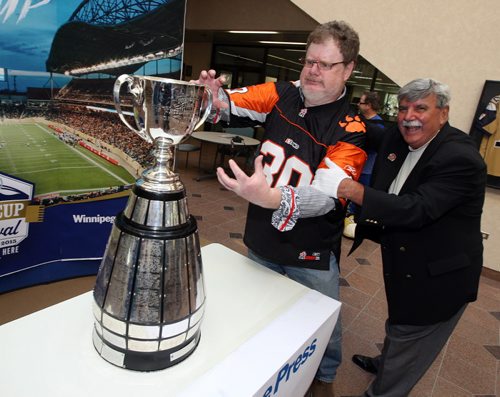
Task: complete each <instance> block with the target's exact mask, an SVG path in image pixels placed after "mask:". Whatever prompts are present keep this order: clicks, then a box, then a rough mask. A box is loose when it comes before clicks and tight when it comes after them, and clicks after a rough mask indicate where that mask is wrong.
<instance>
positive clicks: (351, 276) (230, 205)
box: [0, 150, 500, 397]
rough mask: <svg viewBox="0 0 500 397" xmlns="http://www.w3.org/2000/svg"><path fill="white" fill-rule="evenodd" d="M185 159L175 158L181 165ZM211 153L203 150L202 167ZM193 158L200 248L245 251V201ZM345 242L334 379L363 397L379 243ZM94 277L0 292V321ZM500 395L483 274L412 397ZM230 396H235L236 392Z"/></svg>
mask: <svg viewBox="0 0 500 397" xmlns="http://www.w3.org/2000/svg"><path fill="white" fill-rule="evenodd" d="M183 155H185V154H181V155H180V164H182V166H181V167H183V166H184V157H182V156H183ZM211 156H213V152H210V151H209V150H204V155H203V159H202V160H203V161H202V166H205V165H206V166H208V165H210V164H211V161H212V159H213V157H211ZM197 162H198V157H197V155H193V154H191V156H190V158H189V166H188V168H187V169H183V168H181V169H180V174H181V178H182V180H183V182H184V184H185V186H186V190H187V193H188V200H189V201H188V203H189V210H190V212H191V214H193V215H194V216H196V218H197V220H198V227H199V232H200V238H201V242H202V245H206V244H209V243H213V242H218V243H222V244H224V245H225V246H227V247H229V248H231V249H233V250H235V251H237V252H239V253H242V254H246V248H245V246H244V244H243V242H242V235H243V229H244V224H245V217H246V208H247V204H246V202H244V201H243V200H241V199H240V198H238V197H237V196H235V195H234V194H233V193H232V192H229V191H226V190H224V189H222V188H221V186H220V185H219V184H218V182H217V180H216V179H208V180H203V181H200V182H197V181H195V180H194V179H193V178H194V177H195V176H197V175H198V170H197V167H196V166H197ZM350 245H351V241H350V240H347V239H345V240H344V241H343V253H342V258H341V275H342V287H341V301H342V303H343V306H342V325H343V330H344V339H343V354H344V362H343V363H342V365H341V367H340V369H339V373H338V376H337V380H336V391H337V396H356V395H359V394H361V393H362V392H363V391H364V389H365V388H366V386H367V385H368V384H369V382H370V381H371V379H372V376H371V375H369V374H367V373H364V372H363V371H361V370H360V369H358V368H357V367H355V365H354V364H353V363H352V362H351V356H352V355H353V354H354V353H361V354H366V355H374V354H377V353H378V352H379V349H380V348H381V344H382V342H383V338H384V321H385V318H386V315H387V309H386V302H385V295H384V288H383V281H382V276H381V274H382V272H381V257H380V252H379V249H378V246H377V245H376V244H374V243H370V242H365V243H363V245H362V246H361V247H360V248H358V250H357V251H356V252H355V253H354V254H353V255H351V256H350V257H346V254H347V252H348V251H349V248H350ZM93 283H94V277H84V278H80V279H76V280H67V281H63V282H58V283H53V284H50V285H44V286H38V287H32V288H27V289H24V290H20V291H14V292H11V293H7V294H3V295H0V324H2V323H4V322H7V321H10V320H12V319H15V318H17V317H20V316H22V315H25V314H28V313H30V312H32V311H35V310H38V309H40V308H43V307H46V306H49V305H51V304H54V303H56V302H59V301H61V300H64V299H67V298H69V297H71V296H75V295H78V294H80V293H82V292H84V291H88V290H90V289H91V288H92V286H93ZM498 395H500V281H498V278H497V279H496V280H495V279H494V278H491V277H484V276H483V277H481V286H480V290H479V299H478V300H477V301H476V302H474V303H473V304H470V305H469V307H468V308H467V310H466V312H465V314H464V316H463V317H462V319H461V320H460V322H459V324H458V326H457V328H456V329H455V332H454V333H453V335H452V337H451V338H450V340H449V342H448V344H447V345H446V347H445V348H444V350H443V351H442V352H441V354H440V355H439V357H438V359H437V360H436V361H435V362H434V364H433V365H432V367H431V368H430V370H429V371H428V372H427V374H426V375H425V376H424V378H423V379H421V381H420V382H419V383H418V385H417V386H416V387H415V389H414V390H413V391H412V393H411V394H410V396H412V397H427V396H429V397H430V396H432V397H448V396H449V397H462V396H464V397H465V396H482V397H486V396H498ZM235 397H239V396H237V395H235Z"/></svg>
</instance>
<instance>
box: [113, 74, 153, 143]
mask: <svg viewBox="0 0 500 397" xmlns="http://www.w3.org/2000/svg"><path fill="white" fill-rule="evenodd" d="M133 82H134V76H131V75H129V74H122V75H121V76H119V77H118V78H117V79H116V81H115V85H114V87H113V99H114V102H115V109H116V111H117V113H118V116H120V119H121V120H122V121H123V123H124V124H125V125H126V126H127V127H128V128H129V129H131V130H132V131H134V132H135V133H136V134H137V135H139V136H140V137H141V138H142V139H144V140H145V141H146V142H149V143H151V142H152V139H151V138H150V137H149V136H148V135H147V134H146V133H145V132H144V131H141V130H138V129H136V128H134V127H132V126H131V125H130V124H129V122H128V121H127V119H125V116H124V115H123V112H122V108H121V105H120V102H121V101H120V88H121V86H122V85H123V84H124V83H128V85H129V91H130V93H131V94H132V95H133V96H134V97H136V98H137V97H141V96H142V89H140V88H138V87H137V88H135V89H132V88H131V85H132V83H133ZM133 107H134V118H136V117H135V113H136V112H135V106H133ZM136 122H137V118H136Z"/></svg>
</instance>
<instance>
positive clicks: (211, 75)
mask: <svg viewBox="0 0 500 397" xmlns="http://www.w3.org/2000/svg"><path fill="white" fill-rule="evenodd" d="M216 74H217V72H216V71H215V70H213V69H210V70H208V71H207V70H202V71H201V73H200V77H199V78H198V80H191V81H190V82H191V83H196V84H205V85H206V86H207V87H208V88H210V90H211V91H212V94H213V99H212V107H214V108H217V109H229V103H228V102H227V95H226V94H225V92H224V89H223V88H222V87H223V86H224V84H226V83H227V81H226V76H224V75H220V76H219V77H217V78H216V77H215V76H216Z"/></svg>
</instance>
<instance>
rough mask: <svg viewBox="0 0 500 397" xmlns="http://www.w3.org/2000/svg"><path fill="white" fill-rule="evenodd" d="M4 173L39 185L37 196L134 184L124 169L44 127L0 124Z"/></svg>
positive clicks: (0, 159) (0, 156) (36, 189)
mask: <svg viewBox="0 0 500 397" xmlns="http://www.w3.org/2000/svg"><path fill="white" fill-rule="evenodd" d="M0 172H4V173H6V174H9V175H12V176H15V177H17V178H21V179H24V180H26V181H29V182H32V183H34V184H35V196H40V195H46V194H60V195H70V194H78V193H84V192H88V191H94V190H99V189H103V188H109V187H114V186H121V185H126V184H130V183H133V182H134V180H135V178H134V177H132V176H131V175H130V174H129V173H128V172H127V171H126V170H125V169H124V168H122V167H120V166H116V165H113V164H111V163H110V162H108V161H106V160H105V159H103V158H101V157H99V156H97V155H95V154H93V153H91V152H90V151H88V150H86V149H84V148H82V147H80V146H79V145H75V146H71V145H69V144H67V143H64V142H63V141H61V140H60V139H59V138H58V137H57V136H56V133H55V132H54V131H51V129H50V128H49V127H48V126H46V125H44V124H42V123H33V124H21V123H0Z"/></svg>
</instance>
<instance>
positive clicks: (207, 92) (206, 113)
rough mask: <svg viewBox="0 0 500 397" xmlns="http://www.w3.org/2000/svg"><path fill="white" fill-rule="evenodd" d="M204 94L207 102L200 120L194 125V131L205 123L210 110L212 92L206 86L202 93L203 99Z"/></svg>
mask: <svg viewBox="0 0 500 397" xmlns="http://www.w3.org/2000/svg"><path fill="white" fill-rule="evenodd" d="M205 94H206V96H207V98H206V100H207V102H208V103H207V107H206V108H205V113H203V116H201V118H200V120H198V122H197V123H196V126H195V127H194V130H196V129H198V127H199V126H200V125H202V124H203V123H204V122H205V120H206V119H207V117H208V115H209V114H210V110H211V109H212V90H211V89H210V88H208V86H205V90H204V92H203V97H205ZM203 99H205V98H203ZM194 130H193V131H194Z"/></svg>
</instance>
